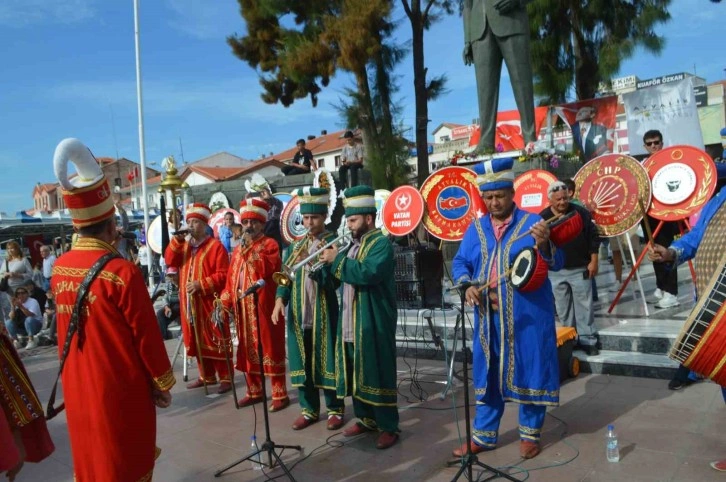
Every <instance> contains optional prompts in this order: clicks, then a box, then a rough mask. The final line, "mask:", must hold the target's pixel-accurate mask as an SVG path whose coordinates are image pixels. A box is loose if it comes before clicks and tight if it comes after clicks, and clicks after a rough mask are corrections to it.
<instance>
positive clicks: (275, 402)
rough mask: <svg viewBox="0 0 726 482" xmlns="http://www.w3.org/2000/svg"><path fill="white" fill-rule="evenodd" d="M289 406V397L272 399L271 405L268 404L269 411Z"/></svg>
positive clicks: (276, 410)
mask: <svg viewBox="0 0 726 482" xmlns="http://www.w3.org/2000/svg"><path fill="white" fill-rule="evenodd" d="M289 406H290V399H289V398H288V397H285V398H283V399H282V400H273V401H272V405H270V412H279V411H280V410H282V409H284V408H287V407H289Z"/></svg>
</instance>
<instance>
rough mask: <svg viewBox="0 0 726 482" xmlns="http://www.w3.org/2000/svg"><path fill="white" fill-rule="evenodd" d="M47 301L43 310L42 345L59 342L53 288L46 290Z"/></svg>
mask: <svg viewBox="0 0 726 482" xmlns="http://www.w3.org/2000/svg"><path fill="white" fill-rule="evenodd" d="M45 296H46V302H45V310H44V311H43V326H44V327H45V328H44V329H42V330H40V333H39V335H40V337H41V338H42V340H41V345H55V344H57V343H58V341H57V340H58V333H57V329H56V324H55V296H54V295H53V290H48V291H46V292H45Z"/></svg>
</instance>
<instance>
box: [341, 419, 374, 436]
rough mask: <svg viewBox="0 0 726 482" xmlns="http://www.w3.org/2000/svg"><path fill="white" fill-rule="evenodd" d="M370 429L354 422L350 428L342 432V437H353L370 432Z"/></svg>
mask: <svg viewBox="0 0 726 482" xmlns="http://www.w3.org/2000/svg"><path fill="white" fill-rule="evenodd" d="M372 431H373V429H372V428H368V427H366V426H365V425H363V424H362V423H360V422H356V423H355V424H353V425H352V426H350V427H348V428H346V429H345V430H343V437H355V436H356V435H360V434H363V433H366V432H372Z"/></svg>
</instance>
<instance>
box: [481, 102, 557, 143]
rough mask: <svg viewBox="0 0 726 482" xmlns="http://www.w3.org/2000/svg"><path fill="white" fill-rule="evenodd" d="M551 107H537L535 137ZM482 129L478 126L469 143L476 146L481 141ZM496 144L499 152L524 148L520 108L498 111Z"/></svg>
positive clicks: (535, 110)
mask: <svg viewBox="0 0 726 482" xmlns="http://www.w3.org/2000/svg"><path fill="white" fill-rule="evenodd" d="M548 111H549V107H535V109H534V129H535V138H536V137H537V136H539V130H540V128H541V127H542V123H543V122H544V120H545V119H546V118H547V112H548ZM480 137H481V129H479V128H478V127H477V128H476V130H475V131H474V133H473V134H472V135H471V137H470V138H469V145H470V146H475V145H477V144H478V143H479V138H480ZM494 146H495V147H496V149H497V151H499V152H509V151H519V150H522V149H524V137H522V122H521V121H520V119H519V111H518V110H516V109H515V110H506V111H504V112H497V132H496V135H495V137H494Z"/></svg>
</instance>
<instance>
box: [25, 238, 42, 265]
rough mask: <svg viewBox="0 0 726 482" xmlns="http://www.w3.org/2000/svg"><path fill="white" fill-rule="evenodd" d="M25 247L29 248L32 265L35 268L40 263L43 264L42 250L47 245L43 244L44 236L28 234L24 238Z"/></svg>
mask: <svg viewBox="0 0 726 482" xmlns="http://www.w3.org/2000/svg"><path fill="white" fill-rule="evenodd" d="M23 241H24V242H25V246H27V247H28V251H29V252H30V264H31V265H32V266H35V265H36V264H38V263H41V264H42V263H43V257H42V256H41V255H40V248H41V246H43V244H45V243H44V242H43V235H42V234H28V235H26V236H24V237H23Z"/></svg>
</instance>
